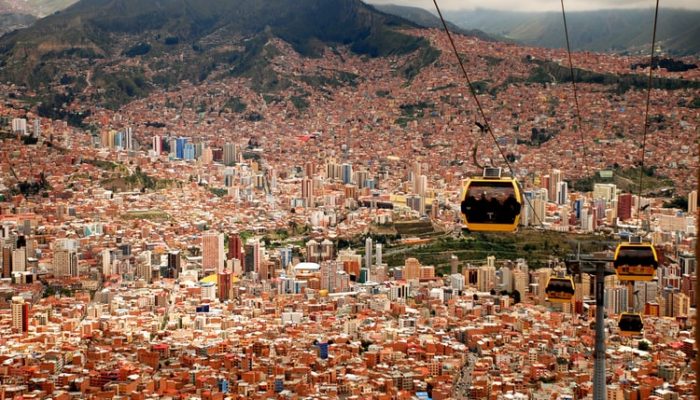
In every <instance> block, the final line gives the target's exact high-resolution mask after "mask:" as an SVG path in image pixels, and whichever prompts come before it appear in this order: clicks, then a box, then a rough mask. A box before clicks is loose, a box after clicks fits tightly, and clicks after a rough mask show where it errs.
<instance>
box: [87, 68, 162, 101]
mask: <svg viewBox="0 0 700 400" xmlns="http://www.w3.org/2000/svg"><path fill="white" fill-rule="evenodd" d="M94 81H95V85H96V86H98V87H100V88H102V89H103V90H104V92H103V93H102V99H103V102H104V105H105V106H106V107H107V108H110V109H118V108H119V107H121V106H122V105H124V104H126V103H128V102H130V101H131V100H134V99H137V98H141V97H145V96H146V95H148V93H149V92H150V85H149V84H148V81H147V80H146V77H145V75H144V73H143V70H142V69H140V68H127V69H124V70H121V71H116V72H107V71H104V70H98V71H97V72H96V73H95V77H94Z"/></svg>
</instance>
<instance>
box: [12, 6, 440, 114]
mask: <svg viewBox="0 0 700 400" xmlns="http://www.w3.org/2000/svg"><path fill="white" fill-rule="evenodd" d="M414 27H416V25H415V24H413V23H411V22H409V21H407V20H405V19H402V18H399V17H396V16H393V15H388V14H385V13H382V12H379V11H377V10H375V9H374V8H373V7H371V6H368V5H365V4H364V3H362V2H361V1H359V0H294V1H291V0H265V1H260V0H238V1H232V0H159V1H143V0H82V1H80V2H78V3H76V4H74V5H72V6H71V7H69V8H67V9H66V10H63V11H60V12H57V13H55V14H52V15H50V16H48V17H46V18H44V19H41V20H39V21H37V23H36V24H34V25H33V26H32V27H30V28H28V29H24V30H21V31H16V32H13V33H10V34H8V35H6V36H4V37H2V38H0V79H2V80H9V81H12V82H15V83H20V84H24V85H27V86H29V87H31V88H33V89H42V88H48V87H50V86H52V85H54V86H55V85H63V86H67V87H68V88H69V89H70V90H69V93H71V92H73V93H78V92H81V91H84V90H85V89H86V88H87V87H89V86H92V85H95V86H97V87H98V88H99V89H100V90H99V91H98V92H99V93H100V95H101V97H102V100H103V101H104V102H105V103H106V104H107V105H110V106H115V107H116V106H118V105H120V104H123V103H125V102H127V101H129V100H130V99H133V98H136V97H140V96H143V95H145V93H147V92H148V91H149V90H150V89H151V88H153V87H154V86H163V87H168V86H171V85H175V84H177V83H179V82H180V81H181V80H183V79H187V80H190V81H194V82H197V81H201V80H203V79H207V78H208V77H209V75H210V74H211V73H212V72H214V71H220V70H221V69H222V66H227V68H228V73H229V74H230V75H236V76H249V77H252V78H253V81H254V82H253V83H254V84H255V85H256V86H257V88H258V89H259V90H260V91H271V90H275V89H276V88H279V87H280V86H284V85H286V84H288V82H285V81H284V80H283V79H279V77H278V76H277V74H276V73H275V72H274V70H273V69H272V68H271V67H270V65H269V63H268V62H267V61H268V58H269V56H270V54H271V53H274V52H275V51H276V50H275V49H273V48H270V47H269V46H268V43H269V42H270V40H271V39H273V38H279V39H281V40H283V41H285V42H287V43H289V44H290V45H291V46H292V47H293V48H294V49H295V50H296V51H297V52H299V53H300V54H301V55H304V56H307V57H315V56H318V55H320V54H321V51H322V50H323V49H324V48H326V47H327V46H331V47H332V46H348V47H349V48H350V49H351V50H352V51H353V52H355V53H358V54H363V55H367V56H369V57H379V56H388V55H401V54H408V53H412V52H414V51H417V50H421V51H422V52H423V53H421V54H422V56H420V57H418V59H419V62H422V63H429V62H431V61H433V60H434V59H435V58H436V57H437V55H436V54H435V52H436V51H435V50H434V49H433V51H429V50H428V48H430V46H429V43H428V42H427V41H426V40H425V39H423V38H419V37H415V36H411V35H408V34H404V33H401V32H399V31H398V29H399V28H414ZM417 68H420V65H418V66H417ZM84 71H90V72H89V73H87V74H85V72H84ZM410 71H412V72H411V73H415V68H412V69H410ZM54 92H55V90H54ZM59 100H60V101H61V102H65V100H66V99H59Z"/></svg>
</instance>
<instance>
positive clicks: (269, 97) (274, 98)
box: [263, 93, 282, 104]
mask: <svg viewBox="0 0 700 400" xmlns="http://www.w3.org/2000/svg"><path fill="white" fill-rule="evenodd" d="M263 100H265V104H270V103H279V102H280V101H282V97H281V96H278V95H274V94H269V93H265V94H263Z"/></svg>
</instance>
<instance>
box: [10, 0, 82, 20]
mask: <svg viewBox="0 0 700 400" xmlns="http://www.w3.org/2000/svg"><path fill="white" fill-rule="evenodd" d="M75 2H76V0H0V14H29V15H33V16H35V17H44V16H46V15H49V14H53V13H55V12H56V11H60V10H63V9H65V8H67V7H68V6H70V5H72V4H74V3H75Z"/></svg>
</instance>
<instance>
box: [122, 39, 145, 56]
mask: <svg viewBox="0 0 700 400" xmlns="http://www.w3.org/2000/svg"><path fill="white" fill-rule="evenodd" d="M150 51H151V45H150V44H149V43H145V42H140V43H136V44H135V45H134V46H132V47H130V48H129V49H127V50H125V51H124V55H125V56H127V57H130V58H133V57H137V56H144V55H146V54H148V53H149V52H150Z"/></svg>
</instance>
